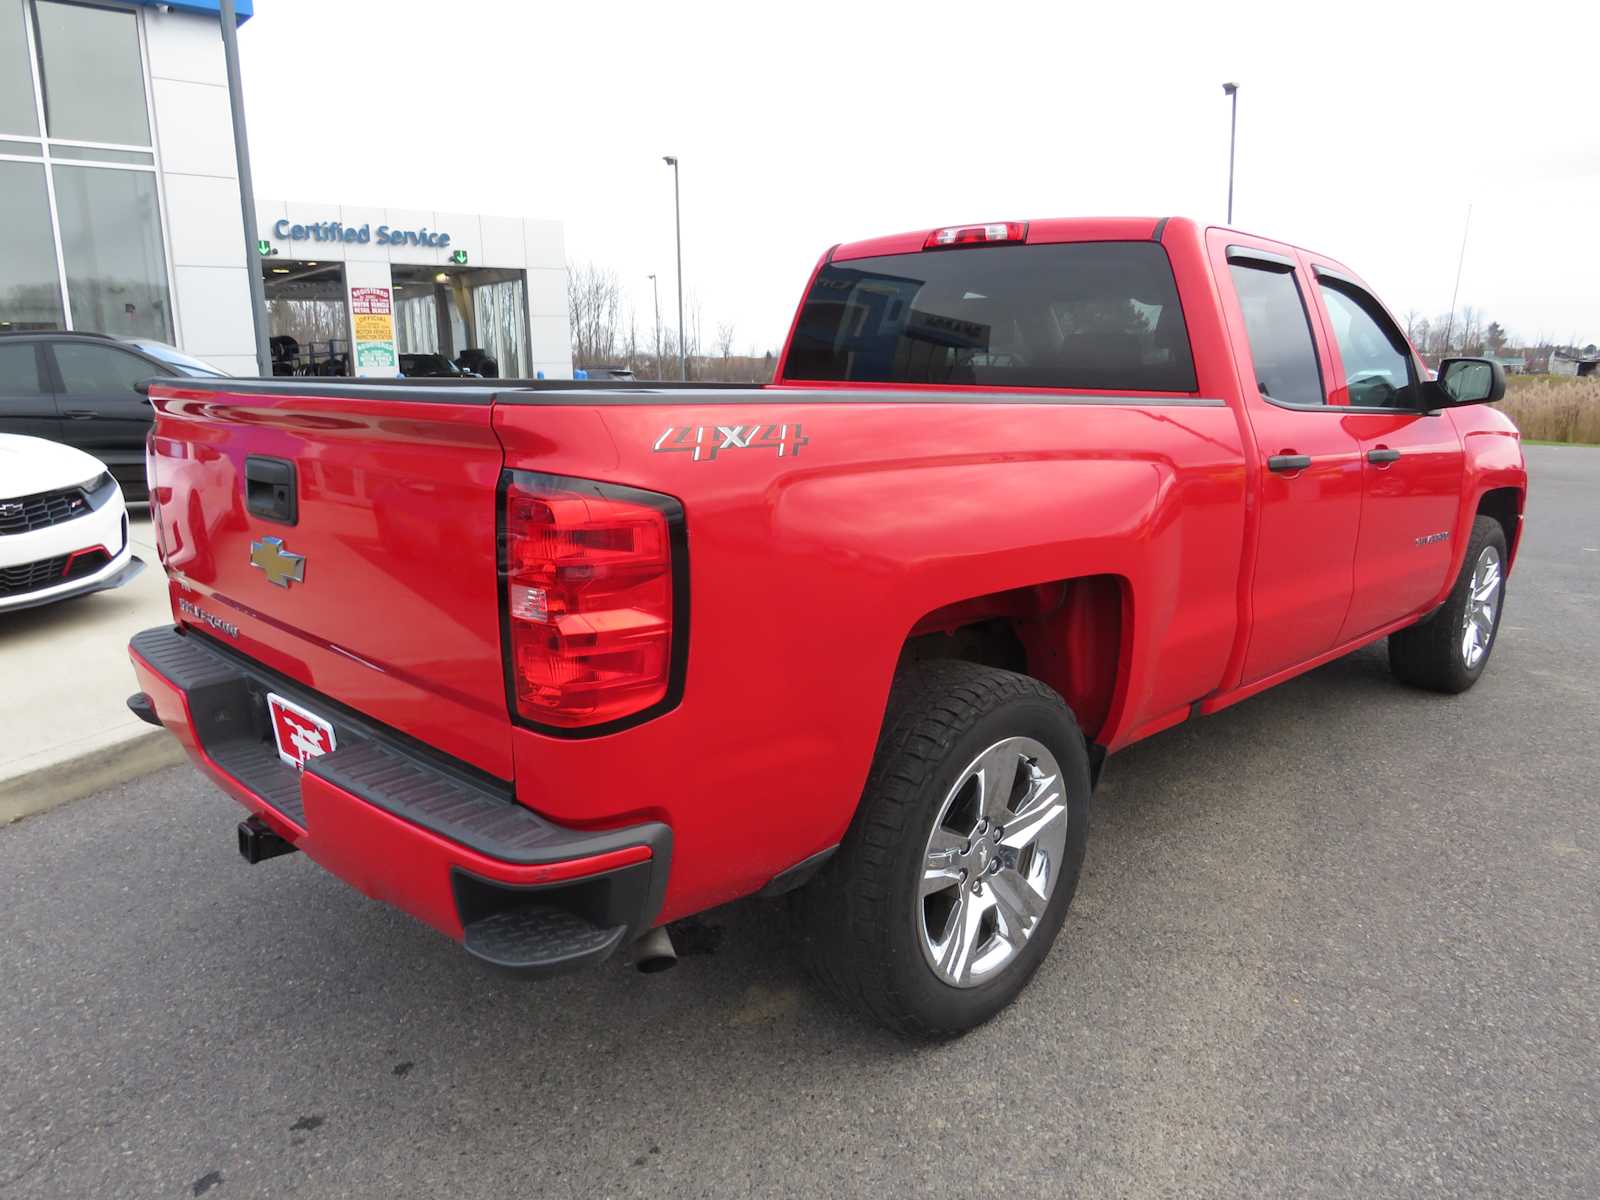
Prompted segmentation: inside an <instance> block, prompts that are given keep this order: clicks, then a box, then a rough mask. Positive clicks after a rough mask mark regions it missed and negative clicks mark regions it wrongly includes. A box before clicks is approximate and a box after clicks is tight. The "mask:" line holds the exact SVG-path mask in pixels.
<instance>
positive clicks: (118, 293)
mask: <svg viewBox="0 0 1600 1200" xmlns="http://www.w3.org/2000/svg"><path fill="white" fill-rule="evenodd" d="M51 170H52V171H53V172H54V173H55V181H56V212H57V215H58V217H59V220H60V225H61V253H62V255H63V256H64V257H65V259H66V266H67V296H68V297H69V298H70V299H71V301H72V327H73V328H74V329H94V330H100V331H102V332H105V333H124V334H137V335H139V336H141V337H152V338H155V339H156V340H157V341H162V342H170V341H171V340H172V318H171V316H170V314H169V313H168V304H167V266H166V261H165V258H164V256H163V254H162V251H161V213H160V210H159V208H158V207H157V205H156V177H155V175H154V174H153V173H152V172H149V171H112V170H108V169H106V168H105V167H81V166H67V165H65V164H58V165H56V166H54V167H52V168H51Z"/></svg>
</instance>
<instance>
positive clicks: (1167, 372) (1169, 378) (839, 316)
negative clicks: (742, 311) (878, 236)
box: [784, 242, 1195, 392]
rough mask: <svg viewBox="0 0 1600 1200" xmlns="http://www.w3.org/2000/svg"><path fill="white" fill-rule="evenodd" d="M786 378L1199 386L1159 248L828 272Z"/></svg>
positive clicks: (976, 250) (911, 261) (1023, 252)
mask: <svg viewBox="0 0 1600 1200" xmlns="http://www.w3.org/2000/svg"><path fill="white" fill-rule="evenodd" d="M784 378H785V379H787V380H818V381H829V380H837V381H842V382H848V383H928V384H945V385H962V384H971V385H978V386H991V387H1023V388H1095V389H1102V390H1111V391H1151V392H1192V391H1194V390H1195V376H1194V359H1193V357H1192V355H1191V353H1190V350H1189V334H1188V330H1187V329H1186V328H1185V327H1184V323H1183V311H1182V309H1181V308H1180V307H1179V305H1178V291H1177V287H1176V285H1175V284H1174V283H1173V279H1172V267H1171V264H1170V263H1168V261H1167V255H1166V252H1165V251H1164V250H1162V248H1161V247H1160V246H1158V245H1156V244H1155V243H1153V242H1080V243H1074V244H1068V245H1043V246H974V247H963V248H961V249H955V250H928V251H923V252H922V253H918V254H891V255H883V256H881V257H877V258H858V259H852V260H850V261H847V262H837V263H829V264H827V265H826V266H824V267H823V268H822V270H821V272H819V273H818V275H817V278H816V282H814V283H813V284H812V285H811V291H810V292H809V293H808V294H807V295H806V299H805V304H804V306H803V307H802V308H801V310H800V320H799V322H798V324H797V325H796V327H795V333H794V343H793V345H791V346H790V348H789V358H788V362H787V363H786V365H785V368H784Z"/></svg>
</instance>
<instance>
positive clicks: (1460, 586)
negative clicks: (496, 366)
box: [1389, 517, 1506, 693]
mask: <svg viewBox="0 0 1600 1200" xmlns="http://www.w3.org/2000/svg"><path fill="white" fill-rule="evenodd" d="M1491 547H1492V548H1493V549H1494V550H1495V551H1496V552H1497V554H1498V556H1499V561H1500V590H1499V595H1498V598H1497V600H1496V602H1495V604H1494V615H1493V618H1492V622H1491V624H1490V628H1489V637H1488V642H1487V644H1486V645H1485V646H1484V649H1483V654H1482V657H1480V658H1479V659H1478V661H1477V662H1476V664H1473V665H1469V664H1468V662H1467V658H1466V654H1465V652H1464V650H1463V643H1464V640H1465V634H1466V618H1467V609H1468V605H1469V603H1470V602H1471V595H1470V593H1471V591H1472V575H1473V571H1474V569H1476V567H1477V566H1478V562H1479V560H1480V559H1481V558H1482V556H1483V553H1484V551H1485V550H1486V549H1489V548H1491ZM1505 561H1506V535H1505V530H1504V529H1502V528H1501V526H1500V522H1499V521H1496V520H1495V519H1494V518H1493V517H1479V518H1478V519H1477V520H1475V521H1474V522H1473V523H1472V537H1471V538H1470V539H1469V540H1468V542H1467V554H1466V558H1465V559H1464V560H1463V562H1462V564H1461V574H1460V575H1458V576H1457V577H1456V582H1455V586H1454V587H1453V588H1451V589H1450V596H1449V598H1448V599H1447V600H1446V601H1445V602H1444V604H1442V605H1441V606H1440V607H1439V608H1438V609H1437V610H1436V611H1435V612H1434V614H1433V615H1432V616H1430V617H1429V618H1428V619H1427V620H1425V621H1423V622H1422V623H1421V624H1419V625H1412V626H1410V627H1409V628H1406V629H1402V630H1400V631H1399V632H1398V633H1391V634H1390V635H1389V670H1390V671H1392V672H1393V673H1394V676H1395V678H1396V679H1398V680H1400V681H1401V682H1402V683H1408V684H1410V685H1411V686H1412V687H1419V688H1427V689H1428V690H1429V691H1434V692H1447V693H1456V692H1464V691H1466V690H1467V689H1468V688H1469V687H1471V686H1472V685H1473V684H1475V683H1477V682H1478V679H1479V677H1480V676H1481V675H1482V674H1483V671H1484V668H1485V667H1487V666H1488V665H1489V655H1490V654H1491V653H1492V652H1493V650H1494V644H1495V641H1496V640H1497V634H1498V633H1499V631H1500V614H1501V613H1503V612H1504V611H1505V606H1506V605H1505V598H1506V590H1505Z"/></svg>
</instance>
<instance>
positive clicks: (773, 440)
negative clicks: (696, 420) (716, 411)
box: [655, 425, 811, 462]
mask: <svg viewBox="0 0 1600 1200" xmlns="http://www.w3.org/2000/svg"><path fill="white" fill-rule="evenodd" d="M810 442H811V439H810V438H808V437H806V436H805V435H804V434H802V433H801V432H800V426H798V425H673V426H670V427H669V428H668V429H667V431H666V432H665V433H663V434H662V435H661V436H660V437H658V438H657V439H656V444H655V452H656V453H657V454H667V453H671V452H675V451H682V452H683V453H686V454H689V455H691V456H692V461H694V462H709V461H710V460H711V459H713V458H716V456H717V455H718V453H719V452H721V451H723V450H776V451H777V452H778V457H779V458H783V457H785V456H786V455H789V456H792V455H796V454H799V453H800V447H801V446H805V445H809V444H810Z"/></svg>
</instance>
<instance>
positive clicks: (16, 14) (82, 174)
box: [0, 0, 173, 341]
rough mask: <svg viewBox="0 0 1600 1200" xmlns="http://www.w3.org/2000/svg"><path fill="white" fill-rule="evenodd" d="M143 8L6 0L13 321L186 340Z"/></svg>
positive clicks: (4, 213) (1, 317) (5, 160)
mask: <svg viewBox="0 0 1600 1200" xmlns="http://www.w3.org/2000/svg"><path fill="white" fill-rule="evenodd" d="M138 21H139V18H138V14H137V13H135V12H134V11H132V10H129V9H126V8H111V7H100V6H96V5H91V4H79V3H72V2H70V0H0V222H4V224H3V225H0V228H7V229H9V230H11V231H13V234H14V236H15V237H16V239H17V240H16V241H15V242H13V248H12V250H11V251H9V252H8V253H6V254H5V255H0V330H4V329H22V328H31V329H60V328H69V329H77V330H83V331H87V332H97V333H116V334H132V335H140V336H144V337H153V338H158V339H160V340H162V341H172V340H173V322H172V303H171V298H170V293H169V289H168V282H167V263H166V250H165V247H164V245H163V241H162V231H161V206H160V200H159V197H158V193H157V187H156V172H155V150H154V145H153V140H152V138H151V132H150V106H149V103H148V100H147V97H146V92H145V69H144V61H143V57H142V55H141V52H140V48H139V26H138ZM58 251H59V257H58Z"/></svg>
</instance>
